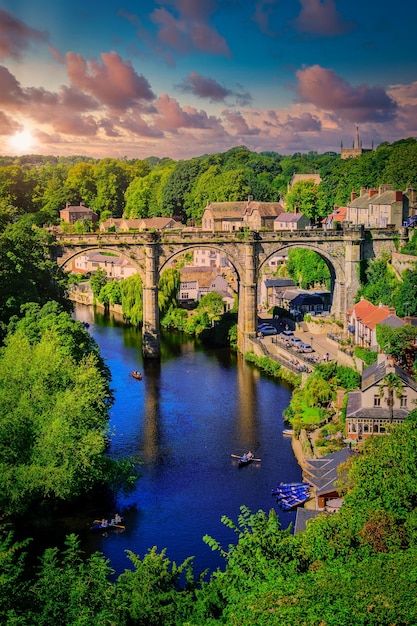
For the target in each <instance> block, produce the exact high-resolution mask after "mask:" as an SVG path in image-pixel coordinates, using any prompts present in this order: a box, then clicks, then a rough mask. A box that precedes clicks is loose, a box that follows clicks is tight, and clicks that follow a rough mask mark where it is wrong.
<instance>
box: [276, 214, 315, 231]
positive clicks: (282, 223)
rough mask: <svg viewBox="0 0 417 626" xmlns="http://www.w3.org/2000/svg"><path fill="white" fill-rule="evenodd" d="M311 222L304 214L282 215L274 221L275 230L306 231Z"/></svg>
mask: <svg viewBox="0 0 417 626" xmlns="http://www.w3.org/2000/svg"><path fill="white" fill-rule="evenodd" d="M307 226H310V220H309V219H308V217H306V216H305V215H304V214H303V213H281V215H279V216H278V217H277V218H275V220H274V230H304V229H305V228H306V227H307Z"/></svg>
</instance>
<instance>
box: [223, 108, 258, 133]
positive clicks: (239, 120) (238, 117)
mask: <svg viewBox="0 0 417 626" xmlns="http://www.w3.org/2000/svg"><path fill="white" fill-rule="evenodd" d="M222 113H223V115H224V117H225V118H226V120H227V121H228V122H229V124H230V126H231V127H232V129H233V131H235V132H236V133H237V134H239V135H259V133H260V129H259V128H256V127H252V128H249V126H248V124H247V122H246V120H245V119H244V117H243V116H242V114H241V113H240V111H227V110H226V111H223V112H222Z"/></svg>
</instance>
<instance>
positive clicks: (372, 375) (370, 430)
mask: <svg viewBox="0 0 417 626" xmlns="http://www.w3.org/2000/svg"><path fill="white" fill-rule="evenodd" d="M388 374H395V375H396V377H398V380H399V381H400V382H401V385H402V391H401V393H400V397H398V396H397V393H395V392H394V393H393V394H390V393H389V390H388V389H387V388H386V386H385V381H384V379H385V377H386V376H387V375H388ZM416 400H417V381H416V380H415V379H414V378H413V377H412V376H409V375H408V374H407V373H406V372H405V371H404V370H403V369H401V368H400V367H399V366H398V365H395V363H394V361H393V360H392V359H391V358H390V357H388V356H387V355H386V354H383V353H381V354H379V355H378V360H377V361H376V363H373V364H372V365H370V366H369V367H367V368H366V369H365V370H364V371H363V372H362V381H361V388H360V390H359V391H351V392H349V393H348V402H347V407H346V432H347V437H348V438H349V439H354V440H357V441H361V440H362V439H364V438H366V437H370V436H371V435H383V434H385V432H386V428H387V424H389V423H390V422H391V420H392V421H393V422H394V423H397V424H401V423H402V422H403V421H404V420H405V418H406V417H407V415H408V414H409V413H410V411H412V410H413V408H415V401H416ZM391 402H392V409H391V408H390V403H391Z"/></svg>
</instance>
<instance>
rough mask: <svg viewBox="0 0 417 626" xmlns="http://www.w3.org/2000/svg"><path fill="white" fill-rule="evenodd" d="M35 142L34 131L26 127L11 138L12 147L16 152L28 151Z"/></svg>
mask: <svg viewBox="0 0 417 626" xmlns="http://www.w3.org/2000/svg"><path fill="white" fill-rule="evenodd" d="M32 144H33V137H32V133H31V132H30V131H29V130H27V129H25V130H22V131H19V132H18V133H15V134H14V135H13V137H10V139H9V145H10V148H11V149H12V150H13V151H15V152H21V153H27V152H28V151H29V150H30V148H31V147H32Z"/></svg>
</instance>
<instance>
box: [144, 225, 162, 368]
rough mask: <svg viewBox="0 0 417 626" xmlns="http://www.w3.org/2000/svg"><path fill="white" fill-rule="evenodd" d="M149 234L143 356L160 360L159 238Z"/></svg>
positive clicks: (146, 257)
mask: <svg viewBox="0 0 417 626" xmlns="http://www.w3.org/2000/svg"><path fill="white" fill-rule="evenodd" d="M154 235H155V234H154V233H149V234H148V236H147V242H146V244H145V246H144V248H145V282H144V283H143V326H142V354H143V356H144V357H147V358H151V359H158V358H159V357H160V356H161V335H160V331H159V307H158V282H159V272H158V261H159V259H158V238H157V237H155V236H154Z"/></svg>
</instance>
